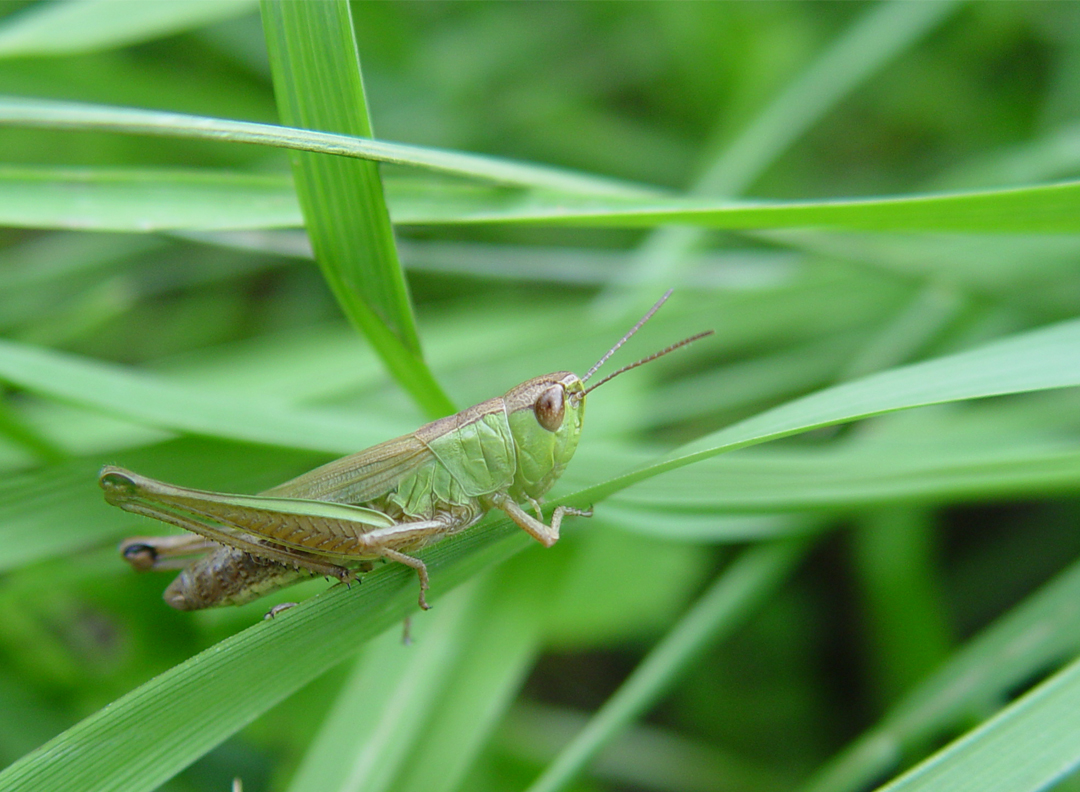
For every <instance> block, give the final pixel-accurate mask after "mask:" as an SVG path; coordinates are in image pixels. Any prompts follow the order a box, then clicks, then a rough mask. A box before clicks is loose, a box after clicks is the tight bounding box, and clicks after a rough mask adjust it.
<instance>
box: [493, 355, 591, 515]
mask: <svg viewBox="0 0 1080 792" xmlns="http://www.w3.org/2000/svg"><path fill="white" fill-rule="evenodd" d="M503 401H504V403H505V405H506V412H507V415H508V417H509V421H510V431H511V432H512V434H513V435H514V443H515V445H516V448H517V472H516V474H515V475H514V489H515V490H517V491H520V492H521V493H523V494H525V495H528V496H529V497H531V498H539V497H540V496H541V495H543V494H544V493H545V492H547V491H548V490H549V489H550V488H551V485H552V484H554V483H555V479H557V478H558V477H559V476H560V475H562V472H563V470H564V469H565V468H566V464H567V463H568V462H569V461H570V459H571V457H573V456H574V451H576V450H577V444H578V438H579V437H580V436H581V422H582V418H583V417H584V415H585V385H584V384H583V383H582V381H581V379H580V378H579V377H578V376H577V375H576V374H573V373H571V372H569V371H556V372H555V373H554V374H545V375H544V376H542V377H534V378H533V379H531V380H527V381H525V382H523V383H521V384H520V385H518V386H517V387H516V388H512V389H511V390H509V391H508V392H507V393H506V395H505V396H503Z"/></svg>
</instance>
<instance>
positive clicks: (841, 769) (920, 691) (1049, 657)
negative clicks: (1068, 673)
mask: <svg viewBox="0 0 1080 792" xmlns="http://www.w3.org/2000/svg"><path fill="white" fill-rule="evenodd" d="M1077 602H1080V563H1074V564H1073V565H1072V566H1071V567H1070V568H1069V569H1067V570H1065V571H1064V572H1062V573H1061V574H1059V575H1058V576H1057V577H1056V578H1054V580H1052V581H1051V582H1050V583H1048V584H1047V585H1046V586H1044V587H1043V588H1042V589H1041V590H1039V591H1038V592H1036V593H1035V594H1033V595H1032V596H1031V597H1029V598H1028V599H1027V600H1025V601H1024V602H1023V603H1021V604H1020V605H1019V606H1017V607H1015V608H1013V609H1012V610H1011V611H1009V612H1008V613H1006V614H1005V615H1004V616H1003V617H1001V618H1000V619H999V620H998V621H997V622H996V623H994V624H993V625H991V626H990V627H989V628H987V629H985V630H984V631H983V632H982V633H981V634H980V635H979V636H978V637H976V638H975V639H973V640H972V641H970V642H969V643H968V644H967V645H966V646H965V647H963V648H962V649H961V650H960V651H959V652H957V653H955V654H954V655H953V656H952V657H951V658H950V659H949V660H948V661H947V662H946V663H945V664H943V665H942V667H941V668H940V669H939V670H938V671H936V672H935V673H934V674H932V675H931V676H929V677H928V678H927V679H926V680H924V681H923V682H922V683H921V684H919V685H917V686H916V687H915V688H914V689H913V690H912V691H911V692H910V693H909V694H908V695H907V696H906V697H904V699H903V700H902V701H901V702H900V703H899V704H898V705H896V706H895V707H893V708H892V710H891V711H890V712H889V713H888V714H886V716H885V717H884V718H883V719H882V720H881V722H880V723H879V724H878V725H876V726H874V727H873V728H871V729H869V730H867V731H866V732H864V733H863V734H862V735H861V736H860V737H859V738H858V739H857V740H855V742H853V743H852V744H851V745H850V746H849V747H848V748H846V749H845V750H843V751H841V752H840V753H838V754H837V755H836V756H835V757H834V758H833V759H832V760H831V761H830V762H829V763H828V764H826V765H825V766H824V767H823V768H822V769H821V770H820V771H818V773H817V774H815V776H814V777H813V778H812V779H811V780H810V782H809V783H808V784H807V785H806V786H805V787H804V788H803V789H804V792H855V791H856V790H859V789H867V788H869V785H870V784H871V783H872V782H873V781H874V779H877V778H882V777H884V776H885V774H886V773H888V772H889V771H890V770H893V769H894V768H895V767H896V765H897V763H898V762H899V761H900V760H901V759H902V758H903V756H904V754H905V753H907V752H909V751H912V750H915V749H917V748H920V747H922V746H924V745H926V744H927V743H928V742H929V741H931V740H935V739H938V738H940V736H941V735H942V734H943V733H945V732H946V731H947V730H949V729H952V728H955V727H956V726H957V725H958V724H962V723H966V722H968V720H969V719H970V717H971V716H972V714H973V713H978V712H980V711H985V710H986V709H987V708H988V707H994V706H997V705H998V703H999V702H1000V701H1002V700H1003V699H1005V698H1007V697H1008V695H1009V694H1010V693H1012V692H1013V691H1014V690H1015V689H1016V687H1017V686H1018V685H1020V684H1023V683H1024V682H1026V681H1028V680H1030V679H1032V677H1033V676H1035V675H1037V674H1040V673H1043V672H1044V671H1045V669H1046V668H1048V667H1052V666H1053V665H1055V664H1057V663H1060V662H1061V660H1062V658H1065V657H1068V656H1070V655H1072V654H1075V653H1076V652H1077V650H1078V649H1080V609H1078V608H1077V607H1076V603H1077Z"/></svg>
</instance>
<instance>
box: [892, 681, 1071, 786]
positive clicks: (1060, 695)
mask: <svg viewBox="0 0 1080 792" xmlns="http://www.w3.org/2000/svg"><path fill="white" fill-rule="evenodd" d="M1078 734H1080V660H1076V661H1074V662H1073V663H1072V665H1070V666H1068V667H1067V668H1065V669H1064V670H1063V671H1060V672H1058V673H1057V674H1055V675H1054V676H1052V677H1051V678H1050V679H1048V680H1047V681H1046V682H1043V683H1042V684H1041V685H1039V686H1038V687H1037V688H1035V689H1034V690H1032V691H1031V692H1029V693H1026V694H1025V695H1024V696H1022V697H1021V698H1020V699H1019V700H1018V701H1016V702H1014V703H1013V704H1010V705H1009V706H1008V707H1006V708H1005V709H1004V710H1002V711H1001V712H1000V713H998V714H997V715H996V716H995V717H994V718H993V719H991V720H989V721H987V722H986V723H984V724H982V725H981V726H979V727H978V728H977V729H975V730H974V731H973V732H971V733H969V734H967V735H965V736H964V737H962V738H960V739H959V740H957V741H956V742H954V743H952V744H951V745H949V746H947V747H946V748H944V749H943V750H941V751H939V752H938V753H936V754H935V755H934V756H931V757H930V758H929V759H927V760H926V761H925V762H923V763H922V764H920V765H919V766H918V767H916V768H914V769H913V770H911V771H909V772H908V773H905V774H904V775H903V776H901V777H900V778H899V779H897V780H896V781H894V782H892V783H891V784H888V785H886V786H884V787H882V789H881V792H955V790H961V789H970V790H976V789H977V790H979V792H1035V790H1040V789H1046V788H1048V787H1049V786H1051V785H1052V784H1053V783H1054V782H1056V781H1059V780H1061V779H1062V778H1064V777H1065V776H1066V775H1068V774H1069V773H1071V772H1072V771H1073V770H1074V769H1075V768H1076V767H1077V766H1078V765H1080V739H1077V735H1078Z"/></svg>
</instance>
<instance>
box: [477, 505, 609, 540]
mask: <svg viewBox="0 0 1080 792" xmlns="http://www.w3.org/2000/svg"><path fill="white" fill-rule="evenodd" d="M529 500H530V501H531V502H532V505H533V508H534V509H536V512H537V514H538V515H539V516H543V514H542V513H541V511H540V504H539V503H538V502H537V501H535V500H532V499H531V498H530V499H529ZM491 504H492V505H493V506H494V507H495V508H496V509H500V510H501V511H504V512H506V513H507V515H509V517H510V519H511V520H513V521H514V522H515V523H517V524H518V527H520V528H521V529H522V530H523V531H525V533H527V534H528V535H529V536H531V537H532V538H533V539H535V540H536V541H538V542H539V543H540V544H542V545H543V546H544V547H551V546H552V545H553V544H555V543H556V542H557V541H559V526H561V525H562V519H563V517H564V516H565V515H567V514H572V515H574V516H576V517H591V516H592V509H574V508H572V507H570V506H557V507H556V508H555V511H553V512H552V513H551V525H547V524H545V523H543V522H542V521H540V520H538V519H537V518H536V517H533V516H532V515H531V514H529V513H528V512H527V511H525V510H524V509H522V508H521V507H520V506H518V505H517V503H515V502H514V499H513V498H511V497H510V496H509V495H507V494H505V493H502V492H498V493H496V494H494V495H492V496H491Z"/></svg>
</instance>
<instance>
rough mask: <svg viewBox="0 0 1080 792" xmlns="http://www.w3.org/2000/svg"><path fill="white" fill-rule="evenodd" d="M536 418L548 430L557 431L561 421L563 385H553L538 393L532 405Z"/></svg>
mask: <svg viewBox="0 0 1080 792" xmlns="http://www.w3.org/2000/svg"><path fill="white" fill-rule="evenodd" d="M533 412H534V413H536V420H537V421H538V422H539V423H540V425H541V426H542V427H544V428H545V429H547V430H548V431H549V432H556V431H558V429H559V427H560V426H562V422H563V412H564V407H563V387H562V385H555V386H553V387H550V388H548V389H547V390H546V391H544V392H543V393H541V394H540V396H539V398H538V399H537V400H536V403H535V404H534V405H533Z"/></svg>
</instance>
